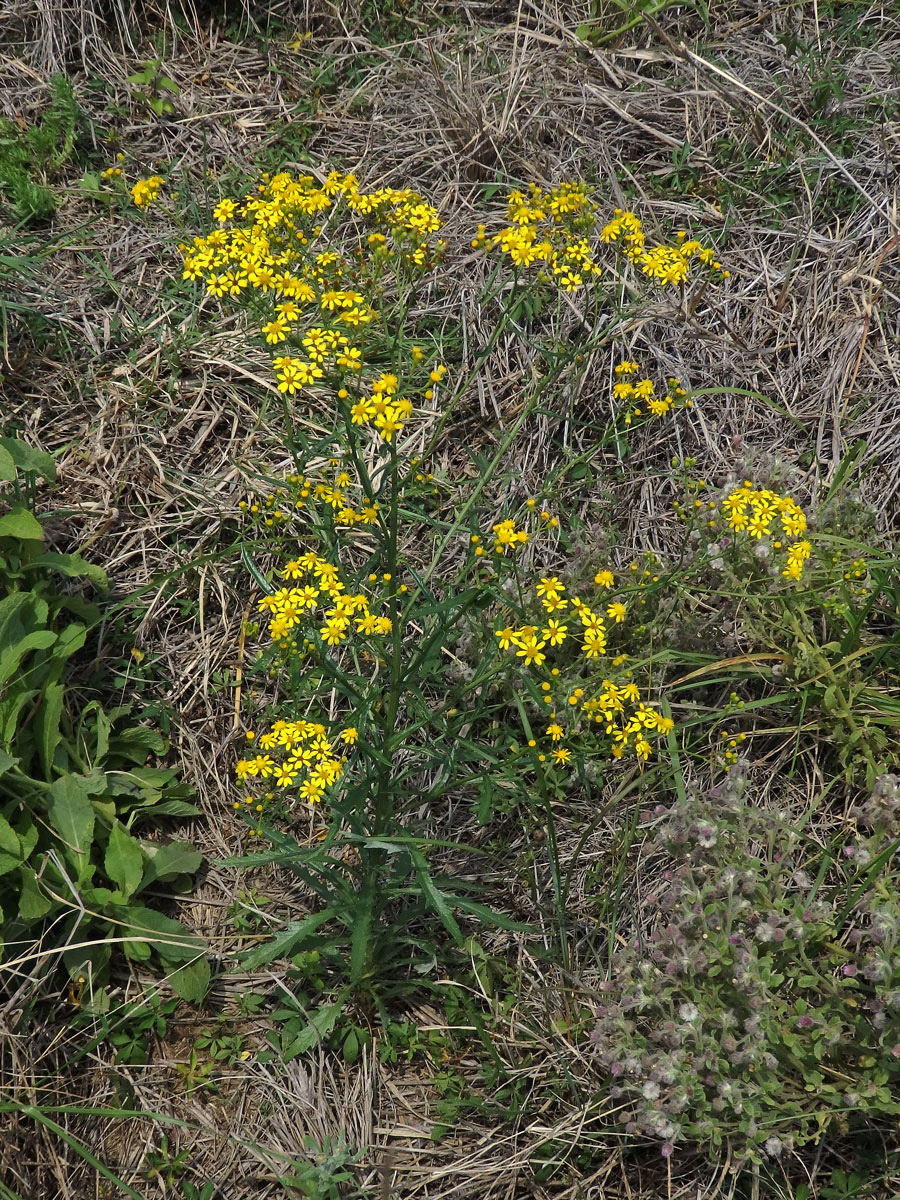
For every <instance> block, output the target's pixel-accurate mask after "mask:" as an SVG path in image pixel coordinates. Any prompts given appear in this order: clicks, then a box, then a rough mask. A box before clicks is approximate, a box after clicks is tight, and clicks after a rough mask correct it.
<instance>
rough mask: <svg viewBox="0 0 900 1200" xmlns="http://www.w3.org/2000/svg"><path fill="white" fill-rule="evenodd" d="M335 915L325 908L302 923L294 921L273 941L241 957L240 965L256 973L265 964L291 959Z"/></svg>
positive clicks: (245, 969)
mask: <svg viewBox="0 0 900 1200" xmlns="http://www.w3.org/2000/svg"><path fill="white" fill-rule="evenodd" d="M334 915H335V913H334V909H333V908H325V909H323V910H322V911H321V912H317V913H312V914H311V915H310V916H308V917H304V918H303V920H302V921H292V922H291V924H290V925H288V927H287V929H283V930H282V931H281V933H278V934H276V935H275V937H274V938H272V940H271V941H269V942H266V943H265V944H264V945H262V946H257V947H256V949H255V950H251V951H250V953H249V954H244V955H242V956H241V959H240V965H241V969H242V970H244V971H255V970H256V969H257V967H261V966H263V965H264V964H265V963H270V962H274V961H275V959H277V958H290V957H291V955H292V954H294V953H295V952H296V949H297V947H298V946H300V945H301V944H302V943H303V942H304V941H306V939H307V938H308V937H309V935H310V934H311V933H315V931H316V930H317V929H318V928H319V926H320V925H324V924H325V922H326V921H330V920H331V919H332V917H333V916H334Z"/></svg>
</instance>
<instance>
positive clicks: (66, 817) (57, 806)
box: [47, 775, 94, 854]
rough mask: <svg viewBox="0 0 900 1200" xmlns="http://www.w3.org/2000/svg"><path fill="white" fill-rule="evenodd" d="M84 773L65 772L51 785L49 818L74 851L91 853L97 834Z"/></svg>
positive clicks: (48, 808) (63, 839) (66, 843)
mask: <svg viewBox="0 0 900 1200" xmlns="http://www.w3.org/2000/svg"><path fill="white" fill-rule="evenodd" d="M86 782H88V781H87V780H86V779H85V777H84V776H79V775H62V776H60V778H59V779H57V780H54V782H53V783H52V784H51V785H50V791H49V793H48V796H49V803H48V805H47V819H48V820H49V822H50V825H51V826H52V828H53V829H54V831H55V832H56V833H57V834H58V835H59V836H60V838H61V839H62V841H63V843H64V844H65V845H66V846H67V847H68V848H69V849H70V850H71V851H72V852H73V853H75V854H88V853H89V851H90V849H91V839H92V837H93V834H94V808H93V805H92V804H91V802H90V800H89V799H88V789H87V788H85V786H84V785H85V783H86Z"/></svg>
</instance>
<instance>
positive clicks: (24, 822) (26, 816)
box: [13, 813, 39, 862]
mask: <svg viewBox="0 0 900 1200" xmlns="http://www.w3.org/2000/svg"><path fill="white" fill-rule="evenodd" d="M13 828H14V830H15V832H16V837H18V839H19V843H20V844H21V847H22V861H23V862H24V861H26V860H27V859H29V858H31V852H32V850H33V849H34V848H35V846H36V845H37V844H38V837H39V834H38V829H37V826H36V825H35V823H34V821H33V820H32V819H31V814H30V813H23V814H22V816H21V817H20V818H19V820H18V821H17V822H16V824H15V825H14V826H13Z"/></svg>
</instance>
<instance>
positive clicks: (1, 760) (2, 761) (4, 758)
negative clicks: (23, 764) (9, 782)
mask: <svg viewBox="0 0 900 1200" xmlns="http://www.w3.org/2000/svg"><path fill="white" fill-rule="evenodd" d="M18 761H19V760H18V759H17V758H13V756H12V755H11V754H7V753H6V751H5V750H0V775H5V774H6V772H7V771H8V770H9V768H10V767H14V766H15V765H16V763H17V762H18Z"/></svg>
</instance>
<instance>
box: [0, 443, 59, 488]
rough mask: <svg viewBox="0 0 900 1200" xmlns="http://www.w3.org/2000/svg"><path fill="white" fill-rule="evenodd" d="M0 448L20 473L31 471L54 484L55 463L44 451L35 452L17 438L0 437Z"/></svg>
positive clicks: (51, 456)
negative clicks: (0, 447)
mask: <svg viewBox="0 0 900 1200" xmlns="http://www.w3.org/2000/svg"><path fill="white" fill-rule="evenodd" d="M0 446H2V447H3V449H4V450H5V451H6V453H7V454H8V455H9V456H10V458H11V459H12V460H13V462H14V463H15V464H16V466H17V467H18V468H19V470H20V471H33V472H34V473H35V475H40V476H41V477H42V478H43V479H46V480H47V482H48V483H55V482H56V462H55V460H54V458H53V455H52V454H47V452H46V451H45V450H35V448H34V447H33V446H29V445H28V444H27V443H26V442H20V441H19V440H18V438H13V437H0Z"/></svg>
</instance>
